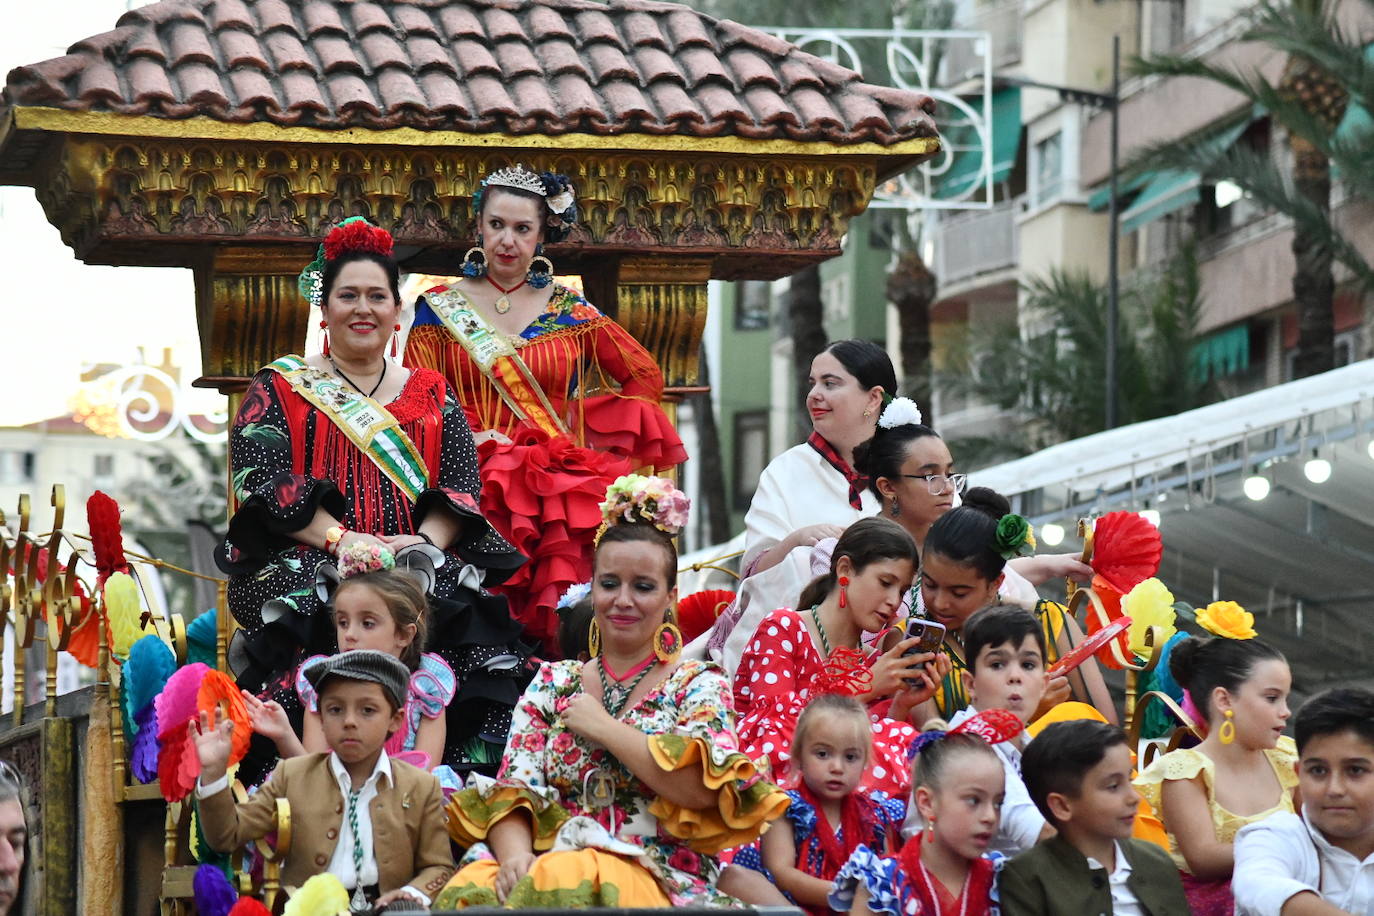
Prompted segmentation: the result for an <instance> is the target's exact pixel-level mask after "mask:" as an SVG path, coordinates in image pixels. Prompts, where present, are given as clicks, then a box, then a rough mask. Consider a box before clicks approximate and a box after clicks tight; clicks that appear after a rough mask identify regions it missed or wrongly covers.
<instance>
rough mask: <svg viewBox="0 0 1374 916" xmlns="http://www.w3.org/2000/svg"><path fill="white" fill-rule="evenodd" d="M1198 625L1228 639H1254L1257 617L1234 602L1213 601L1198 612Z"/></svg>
mask: <svg viewBox="0 0 1374 916" xmlns="http://www.w3.org/2000/svg"><path fill="white" fill-rule="evenodd" d="M1197 625H1198V626H1200V627H1202V628H1203V629H1204V630H1206V631H1207V632H1208V633H1215V634H1216V635H1217V636H1224V637H1226V638H1227V639H1254V638H1255V636H1256V633H1255V615H1254V614H1251V613H1250V612H1249V611H1247V610H1246V609H1245V608H1243V607H1241V606H1240V605H1239V604H1236V603H1235V602H1234V601H1213V602H1212V603H1211V604H1209V605H1207V606H1206V607H1205V608H1203V609H1202V610H1200V611H1198V612H1197Z"/></svg>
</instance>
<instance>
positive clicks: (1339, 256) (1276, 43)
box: [1131, 0, 1374, 377]
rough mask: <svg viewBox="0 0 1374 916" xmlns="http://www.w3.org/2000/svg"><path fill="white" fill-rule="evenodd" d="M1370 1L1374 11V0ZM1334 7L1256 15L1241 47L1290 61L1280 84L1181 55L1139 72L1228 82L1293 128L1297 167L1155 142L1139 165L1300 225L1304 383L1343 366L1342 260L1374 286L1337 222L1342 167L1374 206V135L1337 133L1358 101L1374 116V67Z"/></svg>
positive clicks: (1267, 5) (1299, 4) (1265, 10)
mask: <svg viewBox="0 0 1374 916" xmlns="http://www.w3.org/2000/svg"><path fill="white" fill-rule="evenodd" d="M1365 2H1366V4H1368V5H1370V6H1371V8H1374V2H1371V0H1365ZM1333 6H1334V3H1332V2H1331V0H1289V2H1282V3H1280V2H1273V0H1265V2H1262V3H1260V4H1259V5H1258V6H1256V7H1255V8H1254V9H1253V10H1251V11H1250V12H1249V13H1248V14H1247V16H1248V18H1249V23H1248V27H1247V29H1246V31H1245V32H1244V33H1243V35H1242V36H1241V40H1242V41H1252V42H1260V43H1263V44H1265V45H1268V46H1269V47H1271V48H1273V49H1274V50H1276V51H1278V52H1281V53H1284V54H1286V55H1287V56H1288V59H1287V63H1286V65H1285V66H1284V69H1283V72H1282V74H1281V76H1280V78H1279V79H1278V80H1277V82H1270V81H1268V80H1266V79H1265V78H1264V77H1263V76H1262V75H1261V74H1260V73H1258V72H1244V71H1241V70H1239V69H1236V68H1232V67H1224V66H1216V65H1213V64H1210V63H1207V62H1206V61H1204V60H1201V59H1198V58H1188V57H1178V56H1172V55H1160V56H1155V57H1150V58H1147V59H1143V60H1137V61H1136V62H1135V63H1134V67H1133V69H1134V70H1135V72H1136V73H1139V74H1142V75H1158V76H1170V77H1179V76H1184V77H1200V78H1202V79H1207V80H1211V81H1212V82H1216V83H1219V84H1221V85H1223V86H1226V87H1227V88H1229V89H1232V90H1234V91H1235V92H1238V93H1240V94H1241V95H1243V96H1244V97H1245V98H1247V99H1249V100H1250V101H1251V102H1252V103H1253V104H1255V105H1258V106H1260V107H1261V108H1263V109H1264V110H1266V111H1267V112H1268V113H1269V116H1270V117H1271V118H1272V119H1273V122H1274V124H1276V125H1278V126H1280V127H1282V128H1283V130H1284V131H1285V133H1286V137H1287V144H1288V149H1289V152H1290V154H1291V160H1292V164H1291V169H1289V170H1285V168H1284V167H1283V166H1282V165H1281V164H1280V163H1276V162H1274V161H1273V160H1272V159H1270V158H1269V157H1268V156H1266V155H1263V154H1261V153H1257V152H1255V151H1254V150H1251V149H1248V148H1246V147H1244V146H1243V145H1240V144H1237V145H1234V146H1232V147H1231V148H1230V149H1228V150H1225V151H1223V152H1221V154H1220V155H1218V152H1217V150H1216V149H1215V147H1214V145H1212V144H1211V143H1209V140H1208V138H1197V139H1194V140H1191V141H1184V142H1177V143H1158V144H1153V145H1150V146H1148V147H1146V148H1145V149H1144V150H1143V151H1142V152H1141V153H1140V154H1139V155H1138V156H1137V157H1136V159H1135V160H1134V161H1133V163H1132V166H1131V168H1132V170H1136V169H1141V170H1143V169H1177V170H1180V171H1191V172H1196V173H1198V174H1203V175H1206V176H1208V177H1210V178H1214V179H1226V180H1229V181H1231V182H1233V183H1234V184H1236V185H1237V186H1238V187H1240V188H1241V189H1242V190H1244V191H1246V192H1247V193H1249V194H1250V195H1251V196H1252V197H1253V198H1255V199H1256V200H1257V201H1259V202H1260V203H1261V204H1263V205H1265V206H1267V207H1269V208H1271V209H1273V210H1276V211H1278V212H1280V213H1283V214H1285V215H1286V216H1288V217H1289V218H1291V219H1292V221H1293V255H1294V259H1295V261H1296V265H1295V269H1294V273H1293V300H1294V302H1295V303H1296V305H1297V310H1298V352H1297V361H1296V370H1295V374H1296V375H1297V376H1299V377H1302V376H1307V375H1314V374H1316V373H1319V372H1325V371H1327V370H1328V369H1331V368H1333V366H1334V355H1335V349H1334V339H1333V338H1334V331H1333V325H1332V302H1333V298H1334V295H1335V279H1334V276H1333V273H1332V266H1333V264H1334V263H1336V262H1339V263H1340V264H1342V265H1344V266H1345V267H1346V268H1347V269H1348V270H1350V272H1351V273H1352V274H1354V276H1355V278H1356V279H1357V280H1358V282H1359V283H1360V284H1361V285H1362V286H1364V287H1365V288H1374V270H1371V268H1370V265H1369V263H1368V262H1367V260H1366V259H1365V257H1364V256H1363V255H1362V254H1361V253H1360V252H1359V250H1358V249H1356V248H1355V246H1354V245H1353V244H1351V242H1350V241H1349V240H1348V239H1346V238H1345V237H1344V236H1343V235H1342V234H1341V232H1340V230H1339V229H1338V228H1337V227H1336V225H1335V224H1334V223H1333V221H1332V218H1331V175H1332V167H1333V165H1334V166H1335V167H1336V168H1337V169H1338V170H1339V173H1340V176H1341V179H1342V181H1344V182H1345V184H1346V186H1347V188H1348V189H1349V190H1350V191H1351V192H1352V193H1354V194H1356V195H1358V196H1361V197H1366V198H1371V199H1374V175H1372V174H1371V166H1372V165H1374V149H1372V148H1371V140H1374V137H1372V136H1371V135H1370V134H1369V133H1367V132H1365V133H1364V134H1363V136H1357V137H1345V138H1338V137H1337V136H1336V128H1337V127H1338V126H1339V125H1340V123H1341V121H1342V118H1343V117H1344V115H1345V112H1346V110H1347V108H1348V106H1350V105H1351V104H1359V105H1360V106H1362V107H1363V108H1364V109H1365V110H1366V111H1374V107H1371V102H1374V66H1371V64H1370V63H1369V61H1367V60H1366V57H1365V52H1364V43H1363V41H1362V40H1360V39H1359V38H1357V37H1356V36H1354V35H1352V34H1350V33H1349V32H1348V31H1347V30H1346V29H1345V28H1344V27H1343V26H1342V25H1341V24H1340V23H1339V22H1338V21H1337V19H1336V17H1335V15H1334V11H1333V8H1332V7H1333Z"/></svg>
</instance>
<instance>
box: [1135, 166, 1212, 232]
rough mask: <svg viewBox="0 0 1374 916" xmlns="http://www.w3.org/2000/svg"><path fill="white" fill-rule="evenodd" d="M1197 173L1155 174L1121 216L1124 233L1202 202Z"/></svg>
mask: <svg viewBox="0 0 1374 916" xmlns="http://www.w3.org/2000/svg"><path fill="white" fill-rule="evenodd" d="M1198 184H1199V179H1198V175H1197V173H1196V172H1175V171H1174V170H1172V169H1168V170H1166V171H1163V172H1152V173H1151V174H1150V178H1149V182H1148V183H1147V184H1146V185H1145V187H1144V188H1142V189H1141V190H1140V193H1139V194H1138V195H1136V198H1135V200H1133V201H1131V205H1130V206H1129V207H1127V208H1126V209H1125V210H1124V211H1123V212H1122V214H1121V231H1122V232H1134V231H1136V230H1137V229H1139V228H1140V227H1141V226H1143V225H1145V224H1146V223H1152V222H1154V221H1155V220H1157V219H1162V218H1163V217H1166V216H1168V215H1169V214H1170V213H1177V212H1178V211H1179V210H1182V209H1183V208H1184V207H1191V206H1193V205H1194V204H1196V203H1197V202H1198V201H1199V200H1201V199H1202V194H1201V193H1200V192H1199V191H1198Z"/></svg>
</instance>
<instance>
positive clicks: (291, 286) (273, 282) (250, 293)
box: [196, 245, 312, 490]
mask: <svg viewBox="0 0 1374 916" xmlns="http://www.w3.org/2000/svg"><path fill="white" fill-rule="evenodd" d="M311 257H312V254H311V246H308V245H298V246H285V247H283V246H265V245H229V246H225V247H222V248H216V249H215V250H214V254H213V257H212V259H211V261H210V263H209V264H208V265H204V266H202V268H201V269H199V270H197V271H196V320H197V323H198V324H199V326H200V358H201V367H202V368H201V371H202V372H204V373H205V375H206V376H210V377H218V378H234V379H239V378H245V379H246V378H247V377H249V376H252V375H253V374H254V373H255V372H257V371H258V370H259V369H261V368H262V367H263V366H265V365H267V364H268V363H270V362H272V360H274V359H277V358H278V357H280V356H282V355H284V354H286V353H296V352H299V351H300V349H301V348H302V347H303V346H305V335H306V331H307V329H308V328H309V326H310V325H309V322H310V318H311V315H310V305H309V303H307V302H306V301H305V299H303V298H302V297H301V294H300V291H299V290H298V289H297V286H296V277H297V275H298V274H299V272H300V269H301V268H302V267H303V266H304V265H305V264H306V263H307V262H308V261H309V260H310V259H311ZM238 385H241V383H238V382H234V383H230V384H229V385H227V386H226V385H221V386H219V387H220V388H221V391H222V392H226V393H227V390H228V388H230V387H237V386H238ZM232 418H233V417H232V414H231V415H230V421H231V422H232ZM231 490H232V488H231Z"/></svg>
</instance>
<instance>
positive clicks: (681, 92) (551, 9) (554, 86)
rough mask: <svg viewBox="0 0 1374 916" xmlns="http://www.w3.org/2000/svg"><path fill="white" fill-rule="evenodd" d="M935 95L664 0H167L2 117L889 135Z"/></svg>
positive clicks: (883, 138)
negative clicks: (78, 114) (51, 114)
mask: <svg viewBox="0 0 1374 916" xmlns="http://www.w3.org/2000/svg"><path fill="white" fill-rule="evenodd" d="M928 104H929V100H928V99H927V98H926V97H925V96H921V95H918V94H916V93H911V92H905V91H900V90H896V89H889V88H885V87H880V86H872V85H868V84H866V83H863V82H862V80H861V79H860V77H859V76H858V74H856V73H853V72H852V71H850V70H846V69H845V68H843V67H840V66H837V65H835V64H832V63H829V62H827V61H824V60H821V59H820V58H818V57H815V56H814V55H811V54H807V53H805V52H802V51H800V50H798V49H797V48H796V47H795V46H793V45H791V44H789V43H787V42H785V41H782V40H781V39H778V38H775V37H773V36H770V35H766V34H764V33H761V32H758V31H755V30H754V29H751V28H748V27H746V26H742V25H740V24H738V23H735V22H729V21H720V20H716V19H713V18H711V17H710V16H707V15H704V14H702V13H699V12H696V11H695V10H691V9H688V8H686V7H683V6H679V5H677V4H674V3H667V2H659V0H607V2H605V3H600V2H592V0H389V2H382V0H162V2H159V3H151V4H148V5H146V6H142V7H138V8H136V9H134V10H131V11H129V12H127V13H125V14H124V15H123V16H121V17H120V18H119V20H118V23H117V27H116V28H115V29H114V30H112V31H110V32H106V33H103V34H101V35H96V36H93V37H91V38H88V39H85V40H84V41H80V42H77V43H76V44H74V45H72V48H71V50H70V51H69V52H68V53H67V54H66V55H65V56H63V57H58V58H54V59H52V60H48V61H43V62H41V63H37V64H33V65H31V66H27V67H19V68H16V69H15V70H13V71H12V72H11V73H10V74H9V77H8V80H7V82H6V86H5V90H4V95H3V98H2V99H0V114H3V112H4V109H5V108H9V107H15V106H35V105H41V106H56V107H61V108H67V109H72V110H78V111H82V110H92V111H111V112H116V113H124V114H148V115H153V116H156V117H164V118H183V117H190V116H193V115H202V116H206V117H210V118H215V119H219V120H225V121H234V122H246V121H253V120H266V121H268V122H271V123H277V124H302V125H309V126H315V127H324V128H343V127H351V126H365V127H370V128H376V129H386V128H392V127H401V126H411V127H418V128H421V129H426V130H429V129H440V128H442V129H447V130H458V131H469V132H477V131H504V132H509V133H539V134H549V135H558V134H562V133H569V132H590V133H622V132H626V131H631V132H644V133H654V134H663V133H669V134H672V133H679V134H687V135H694V136H703V137H705V136H716V135H722V134H736V135H739V136H744V137H757V138H765V139H768V138H789V139H801V140H828V141H832V142H837V143H857V142H864V141H873V142H877V143H880V144H891V143H895V142H899V141H902V140H907V139H911V138H913V137H918V136H933V135H934V127H933V124H932V122H931V119H930V117H929V111H928V110H927V108H926V106H927V105H928Z"/></svg>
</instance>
